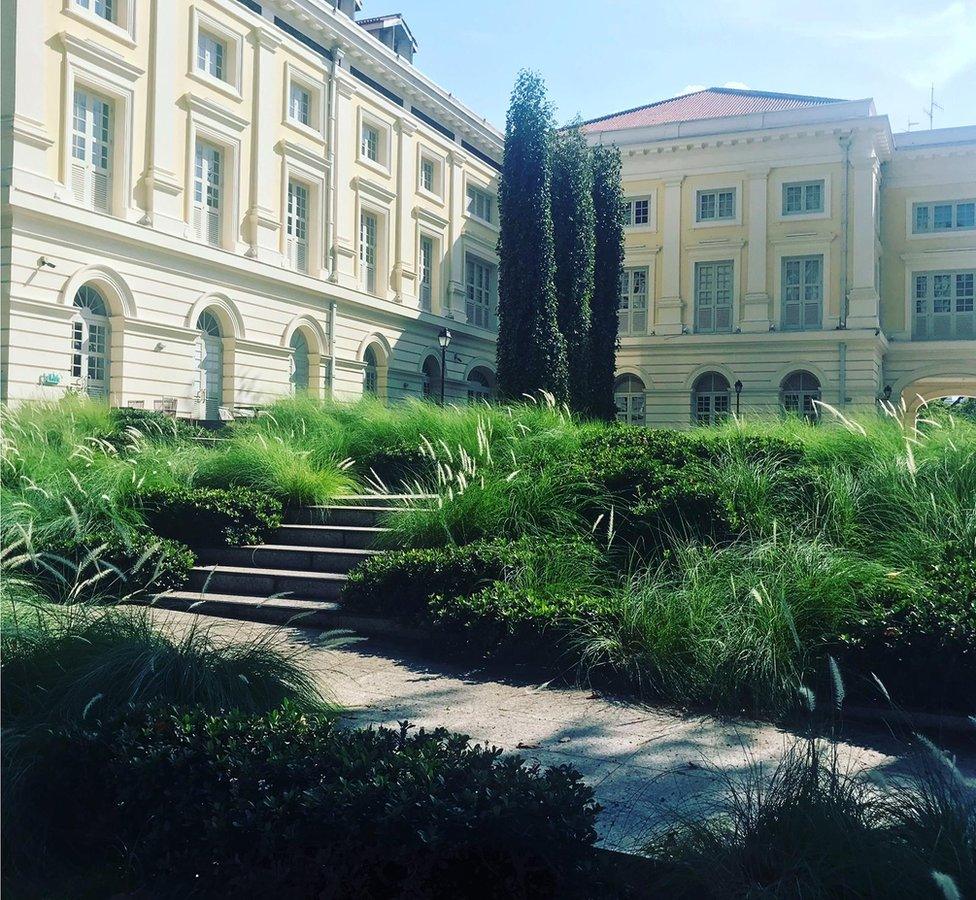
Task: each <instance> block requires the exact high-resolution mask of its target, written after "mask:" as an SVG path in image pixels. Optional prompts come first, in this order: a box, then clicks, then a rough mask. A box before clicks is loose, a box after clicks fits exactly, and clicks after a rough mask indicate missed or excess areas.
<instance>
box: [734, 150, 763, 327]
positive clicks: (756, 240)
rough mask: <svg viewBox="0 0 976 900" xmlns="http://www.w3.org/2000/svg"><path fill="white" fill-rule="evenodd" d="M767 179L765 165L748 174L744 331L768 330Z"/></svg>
mask: <svg viewBox="0 0 976 900" xmlns="http://www.w3.org/2000/svg"><path fill="white" fill-rule="evenodd" d="M768 179H769V167H768V166H762V167H758V168H755V169H752V170H750V171H749V172H748V173H747V180H746V195H747V200H746V202H747V204H748V207H747V211H748V221H749V226H748V241H749V245H748V251H747V255H746V293H745V297H743V301H742V319H741V322H740V324H739V327H741V329H742V330H743V331H744V332H757V333H758V332H764V331H769V289H768V286H767V283H766V277H767V265H766V254H767V234H768V226H767V221H766V217H767V210H768V184H769V181H768Z"/></svg>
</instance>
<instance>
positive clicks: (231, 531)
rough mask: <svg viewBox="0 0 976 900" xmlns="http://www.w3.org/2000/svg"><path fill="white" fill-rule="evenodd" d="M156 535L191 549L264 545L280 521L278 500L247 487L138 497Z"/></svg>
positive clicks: (146, 518) (190, 489)
mask: <svg viewBox="0 0 976 900" xmlns="http://www.w3.org/2000/svg"><path fill="white" fill-rule="evenodd" d="M137 502H138V504H139V505H140V507H141V510H142V515H143V518H144V519H145V521H146V524H147V525H148V526H149V527H150V528H151V529H152V530H153V531H154V532H156V534H158V535H160V536H162V537H166V538H173V539H175V540H179V541H183V543H185V544H189V545H190V546H191V547H204V546H214V545H219V544H224V545H228V546H231V545H235V544H260V543H263V542H264V541H265V540H266V539H267V538H268V536H269V535H270V534H271V533H272V532H273V531H274V530H275V529H276V528H278V526H279V525H281V518H282V513H283V507H282V503H281V501H280V500H277V499H276V498H274V497H270V496H268V495H267V494H263V493H261V492H260V491H254V490H249V489H248V488H235V489H234V490H225V489H223V488H178V489H176V490H158V491H146V492H144V493H141V494H139V495H138V498H137Z"/></svg>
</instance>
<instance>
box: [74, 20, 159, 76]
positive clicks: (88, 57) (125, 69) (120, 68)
mask: <svg viewBox="0 0 976 900" xmlns="http://www.w3.org/2000/svg"><path fill="white" fill-rule="evenodd" d="M58 41H59V42H60V44H61V47H62V49H63V50H64V52H65V53H69V54H71V55H72V56H74V57H77V58H78V59H80V60H82V61H83V62H87V63H88V64H89V65H92V66H96V67H97V68H99V69H105V70H106V71H108V72H109V73H110V74H112V75H114V76H115V77H116V78H119V79H122V80H123V81H130V82H132V81H136V80H137V79H138V78H139V77H140V76H141V75H143V74H145V71H146V70H145V69H141V68H139V66H136V65H133V64H132V63H130V62H127V61H126V60H125V59H123V58H122V57H121V56H120V55H119V54H118V53H115V52H113V51H112V50H109V49H108V48H106V47H103V46H101V44H96V43H95V42H94V41H89V40H83V39H82V38H77V37H75V36H74V35H73V34H69V33H68V32H67V31H62V32H61V33H60V34H59V35H58Z"/></svg>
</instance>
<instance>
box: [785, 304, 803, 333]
mask: <svg viewBox="0 0 976 900" xmlns="http://www.w3.org/2000/svg"><path fill="white" fill-rule="evenodd" d="M783 327H784V328H799V327H800V302H799V301H798V300H784V301H783Z"/></svg>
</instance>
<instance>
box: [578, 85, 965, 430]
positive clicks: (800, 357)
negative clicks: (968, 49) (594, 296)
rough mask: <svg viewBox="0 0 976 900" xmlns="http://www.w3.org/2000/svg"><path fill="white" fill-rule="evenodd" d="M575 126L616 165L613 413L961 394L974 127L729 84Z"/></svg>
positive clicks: (636, 418) (697, 418)
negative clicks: (612, 155)
mask: <svg viewBox="0 0 976 900" xmlns="http://www.w3.org/2000/svg"><path fill="white" fill-rule="evenodd" d="M583 127H584V130H585V132H586V133H587V136H588V139H589V140H590V141H591V142H592V143H606V144H615V145H617V146H618V147H619V148H620V150H621V153H622V157H623V189H624V194H625V196H626V201H627V202H626V211H625V215H626V223H627V226H626V232H625V233H626V238H625V240H626V263H625V264H626V272H625V275H624V278H623V282H622V286H621V310H620V326H621V327H620V333H621V341H620V344H621V346H620V351H619V353H618V357H617V366H618V375H619V377H618V381H617V403H618V408H619V410H620V418H621V419H625V420H628V421H632V422H639V423H647V424H650V425H686V424H688V423H690V422H702V421H713V420H714V419H716V418H717V417H721V416H723V415H726V414H728V413H729V412H730V411H734V410H735V409H736V407H737V406H739V407H740V408H741V410H742V411H743V412H744V411H746V410H759V411H777V410H779V409H781V408H783V407H786V408H787V409H790V410H794V411H800V412H806V413H812V412H813V411H814V409H815V406H814V401H816V400H823V401H825V402H827V403H829V404H831V405H833V406H837V407H839V408H841V409H850V408H853V407H862V408H863V407H870V406H873V404H874V403H875V402H876V401H877V400H878V399H880V398H884V397H888V396H890V398H891V400H892V401H894V402H898V401H899V400H900V399H904V400H905V401H906V403H908V404H909V405H910V406H912V405H914V404H916V403H917V402H918V397H922V398H924V399H930V398H934V397H938V396H944V395H955V394H976V312H974V295H973V282H974V274H976V127H967V128H951V129H939V130H935V131H926V132H913V133H908V134H894V135H893V134H892V133H891V129H890V127H889V124H888V120H887V118H886V117H885V116H879V115H877V114H876V112H875V109H874V104H873V102H872V101H870V100H859V101H843V100H834V99H831V98H825V97H803V96H795V95H789V94H774V93H768V92H763V91H747V90H733V89H727V88H712V89H710V90H703V91H699V92H696V93H693V94H688V95H684V96H681V97H676V98H672V99H669V100H664V101H661V102H658V103H653V104H650V105H648V106H644V107H640V108H637V109H632V110H627V111H624V112H621V113H614V114H611V115H608V116H604V117H602V118H599V119H595V120H592V121H590V122H587V123H585V124H584V126H583Z"/></svg>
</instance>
